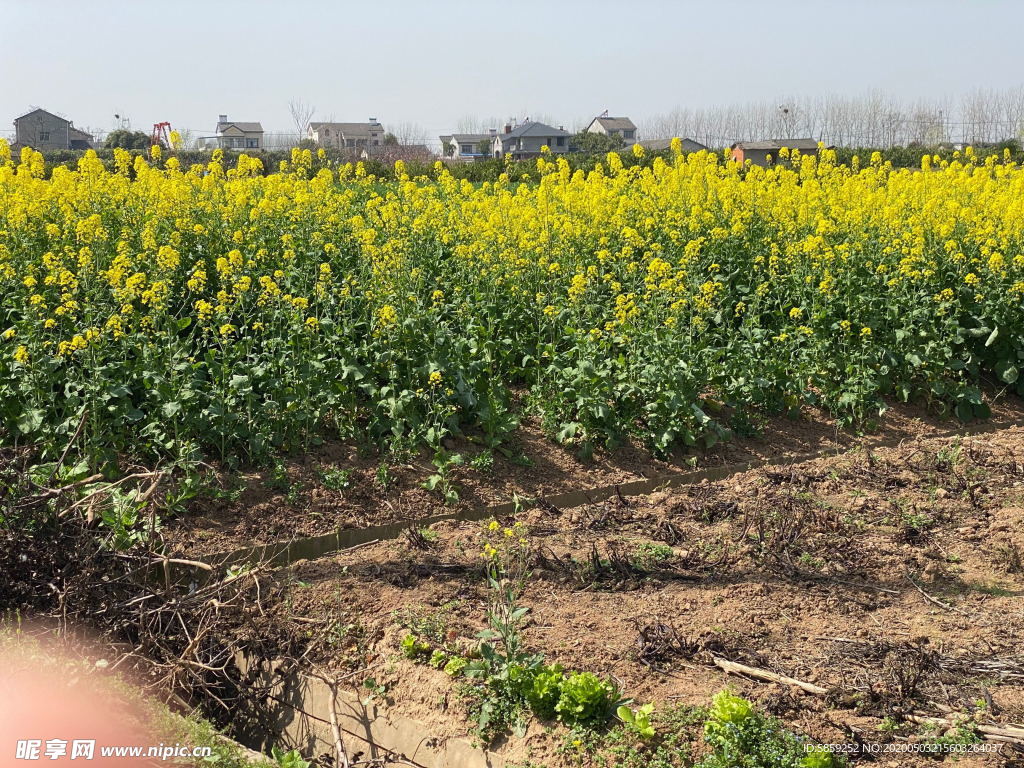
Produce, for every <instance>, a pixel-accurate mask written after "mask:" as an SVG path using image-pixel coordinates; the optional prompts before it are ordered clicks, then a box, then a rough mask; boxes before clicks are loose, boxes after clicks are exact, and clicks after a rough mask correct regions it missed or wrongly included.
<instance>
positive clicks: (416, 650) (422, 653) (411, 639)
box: [400, 632, 431, 660]
mask: <svg viewBox="0 0 1024 768" xmlns="http://www.w3.org/2000/svg"><path fill="white" fill-rule="evenodd" d="M400 645H401V649H402V655H403V656H405V658H407V659H414V660H415V659H419V658H422V657H429V656H430V653H431V648H430V644H429V643H425V642H423V641H422V640H420V639H419V638H418V637H416V635H414V634H412V633H411V632H410V633H409V634H407V635H406V636H405V637H403V638H402V642H401V644H400Z"/></svg>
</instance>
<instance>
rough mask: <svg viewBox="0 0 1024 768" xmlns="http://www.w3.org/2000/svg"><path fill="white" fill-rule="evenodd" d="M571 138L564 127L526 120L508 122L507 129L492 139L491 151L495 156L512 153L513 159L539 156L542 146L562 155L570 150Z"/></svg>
mask: <svg viewBox="0 0 1024 768" xmlns="http://www.w3.org/2000/svg"><path fill="white" fill-rule="evenodd" d="M569 138H570V134H569V132H568V131H566V130H565V129H564V128H561V127H559V128H552V127H551V126H550V125H545V124H544V123H537V122H533V121H530V120H526V121H525V122H523V123H521V124H520V125H517V126H513V125H512V124H511V123H509V124H506V125H505V130H504V131H503V132H502V133H498V134H496V135H495V136H494V138H493V140H492V141H491V151H492V154H493V155H494V156H495V157H504V156H505V155H511V156H512V159H513V160H522V159H524V158H528V157H537V156H538V155H539V154H540V153H541V147H547V148H548V149H550V150H551V153H552V154H556V155H561V154H564V153H566V152H568V151H569Z"/></svg>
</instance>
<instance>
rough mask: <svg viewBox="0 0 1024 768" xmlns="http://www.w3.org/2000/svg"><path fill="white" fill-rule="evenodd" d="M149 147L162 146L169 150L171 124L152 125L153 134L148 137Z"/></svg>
mask: <svg viewBox="0 0 1024 768" xmlns="http://www.w3.org/2000/svg"><path fill="white" fill-rule="evenodd" d="M149 146H151V147H156V146H162V147H166V148H167V149H171V124H170V123H168V122H166V121H165V122H162V123H153V133H152V134H150V136H149Z"/></svg>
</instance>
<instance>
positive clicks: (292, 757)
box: [270, 747, 313, 768]
mask: <svg viewBox="0 0 1024 768" xmlns="http://www.w3.org/2000/svg"><path fill="white" fill-rule="evenodd" d="M270 754H271V756H272V757H273V758H274V762H276V763H277V765H278V766H280V768H310V767H311V766H312V765H313V764H312V763H311V762H309V761H308V760H303V759H302V755H301V754H299V750H297V749H290V750H288V751H287V752H285V751H284V750H283V749H280V748H279V747H272V748H271V750H270Z"/></svg>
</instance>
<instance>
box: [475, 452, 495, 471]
mask: <svg viewBox="0 0 1024 768" xmlns="http://www.w3.org/2000/svg"><path fill="white" fill-rule="evenodd" d="M469 465H470V466H471V467H473V469H478V470H480V471H481V472H489V471H490V470H491V469H493V468H494V454H493V453H491V452H490V450H486V451H482V452H480V453H478V454H477V455H476V456H474V457H473V458H472V460H470V462H469Z"/></svg>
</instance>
